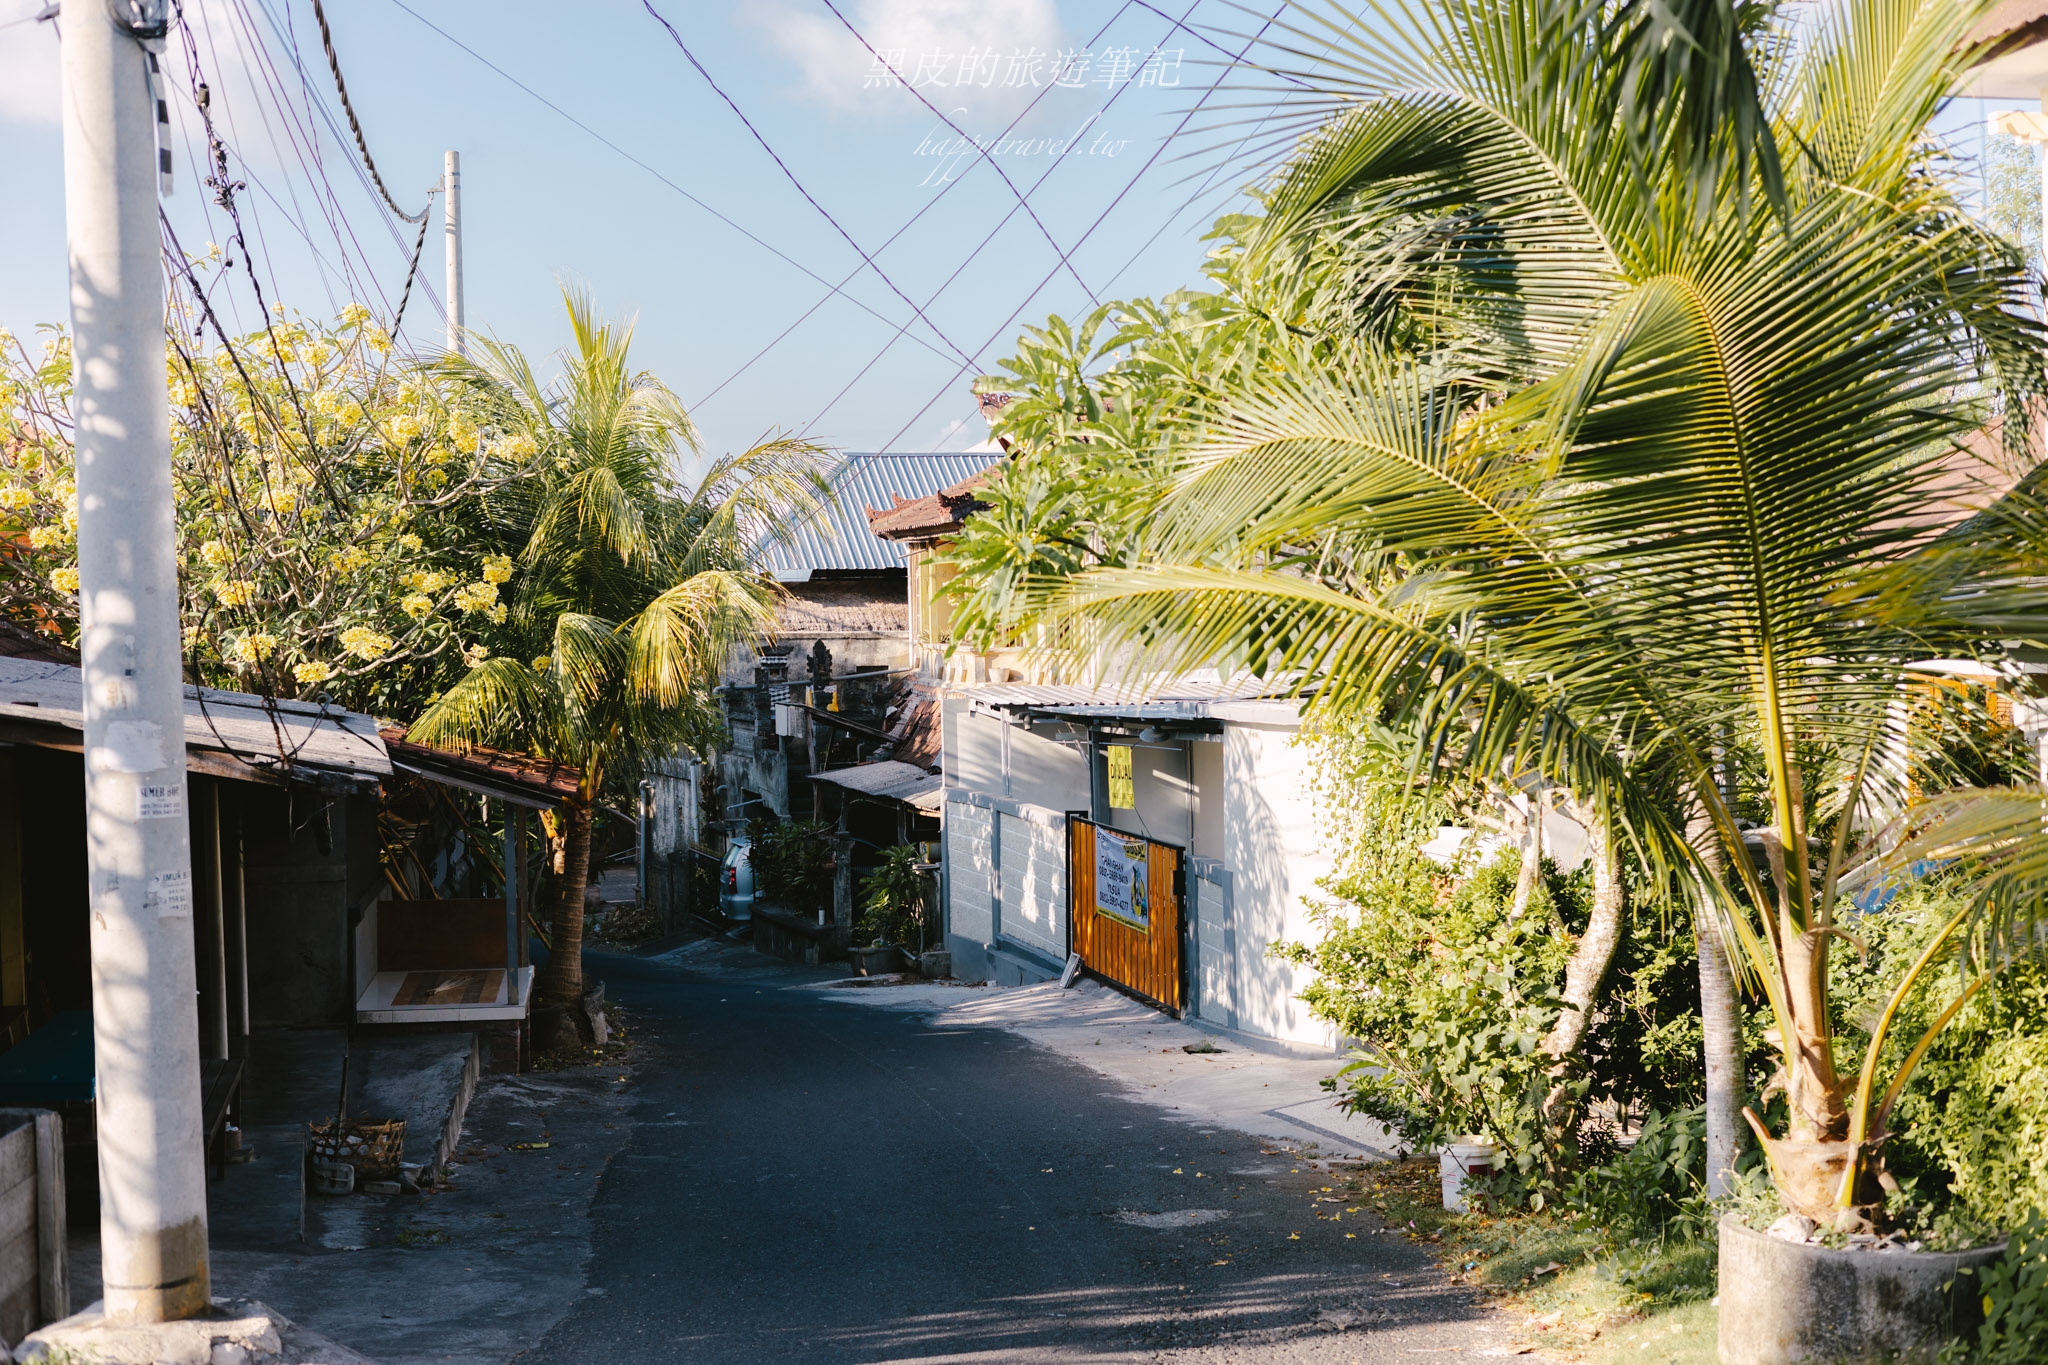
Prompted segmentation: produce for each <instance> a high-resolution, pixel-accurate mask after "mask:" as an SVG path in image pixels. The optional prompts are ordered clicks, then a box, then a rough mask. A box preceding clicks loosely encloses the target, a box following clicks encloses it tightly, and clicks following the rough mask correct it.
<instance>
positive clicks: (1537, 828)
mask: <svg viewBox="0 0 2048 1365" xmlns="http://www.w3.org/2000/svg"><path fill="white" fill-rule="evenodd" d="M1542 879H1543V792H1542V789H1541V788H1538V789H1537V790H1535V791H1532V792H1530V793H1529V824H1528V829H1527V830H1526V831H1525V834H1524V837H1523V840H1522V869H1521V871H1520V872H1519V873H1517V874H1516V876H1515V899H1514V902H1513V904H1512V905H1510V907H1509V908H1508V920H1509V921H1510V922H1513V921H1515V920H1519V919H1520V918H1521V917H1522V916H1523V915H1524V914H1526V913H1528V910H1529V901H1530V898H1531V897H1533V896H1534V895H1535V894H1536V883H1537V882H1539V881H1541V880H1542Z"/></svg>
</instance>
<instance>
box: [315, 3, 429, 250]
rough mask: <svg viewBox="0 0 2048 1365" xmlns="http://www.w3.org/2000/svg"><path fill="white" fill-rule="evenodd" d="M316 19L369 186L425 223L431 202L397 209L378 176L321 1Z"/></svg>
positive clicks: (409, 219)
mask: <svg viewBox="0 0 2048 1365" xmlns="http://www.w3.org/2000/svg"><path fill="white" fill-rule="evenodd" d="M313 18H314V19H316V20H318V21H319V24H320V46H321V48H322V49H323V50H324V51H325V52H326V53H327V69H328V70H329V71H331V72H333V73H334V88H335V90H336V92H337V93H339V94H340V95H341V112H342V113H344V114H347V115H348V127H349V131H350V132H352V133H354V134H355V135H356V150H357V151H358V152H360V153H362V157H363V167H364V169H366V170H368V171H369V173H370V183H371V184H373V185H375V186H376V187H377V193H379V194H381V195H383V196H384V203H385V204H386V206H388V207H389V208H390V210H391V211H392V212H393V213H395V214H397V215H398V216H399V217H400V218H403V219H404V220H405V221H406V222H408V223H424V222H426V221H427V213H428V211H429V210H431V209H432V208H433V206H434V204H433V200H432V199H429V200H428V201H427V207H426V208H423V209H421V210H420V211H419V212H418V213H407V212H406V211H405V210H404V209H402V208H400V207H398V201H397V200H396V199H393V198H392V197H391V191H390V190H387V189H385V188H384V177H383V176H381V175H379V174H377V163H376V162H374V161H372V160H371V159H370V144H369V141H368V139H366V138H365V137H364V136H363V124H362V120H360V119H358V118H357V117H356V107H355V106H354V105H353V104H350V103H349V99H348V82H347V81H344V80H343V79H342V78H341V59H340V58H338V57H336V56H335V55H334V34H333V33H331V32H330V31H329V30H328V28H327V11H326V9H325V8H323V7H322V6H321V4H320V0H313ZM421 240H422V241H424V240H425V239H424V238H422V239H421ZM407 283H408V284H410V283H411V281H410V280H408V281H407Z"/></svg>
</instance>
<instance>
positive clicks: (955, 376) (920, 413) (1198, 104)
mask: <svg viewBox="0 0 2048 1365" xmlns="http://www.w3.org/2000/svg"><path fill="white" fill-rule="evenodd" d="M1285 8H1286V4H1285V0H1282V4H1281V6H1280V9H1285ZM1280 9H1276V10H1274V11H1273V15H1272V17H1271V18H1269V19H1267V20H1266V22H1265V23H1264V24H1262V25H1260V26H1259V31H1258V32H1257V33H1255V34H1253V35H1252V36H1251V37H1250V38H1248V39H1246V40H1245V45H1244V47H1243V48H1241V49H1240V50H1239V51H1238V53H1237V55H1236V57H1235V58H1234V61H1238V62H1241V61H1243V60H1244V54H1245V53H1247V52H1249V51H1251V50H1252V47H1253V45H1254V44H1256V43H1257V42H1258V41H1259V39H1260V38H1262V37H1264V36H1265V32H1266V30H1267V29H1269V28H1271V27H1272V26H1273V24H1274V23H1275V21H1277V20H1278V19H1279V17H1280ZM1228 74H1229V71H1228V69H1226V70H1225V71H1224V72H1223V73H1222V74H1221V75H1219V76H1218V77H1217V78H1216V80H1215V82H1214V83H1212V84H1211V85H1210V86H1209V88H1208V89H1206V90H1204V91H1203V92H1202V97H1201V98H1200V99H1198V100H1196V101H1195V103H1194V105H1193V106H1192V107H1191V108H1190V109H1189V110H1188V112H1187V113H1185V114H1183V115H1181V120H1180V122H1179V123H1177V124H1175V125H1174V129H1173V131H1172V132H1171V133H1169V134H1167V136H1166V139H1165V140H1164V141H1162V142H1161V143H1160V144H1159V146H1158V147H1156V148H1154V149H1153V152H1152V155H1151V156H1149V157H1147V158H1146V159H1145V164H1144V165H1143V166H1140V167H1139V168H1138V173H1137V174H1136V175H1134V176H1132V177H1131V179H1130V182H1129V183H1128V184H1126V185H1125V186H1124V187H1123V188H1122V189H1121V190H1118V191H1117V194H1116V198H1114V199H1112V200H1110V201H1109V205H1108V207H1106V208H1104V209H1103V210H1102V212H1101V213H1099V214H1097V215H1096V218H1095V221H1094V222H1092V223H1090V224H1089V225H1088V230H1087V231H1086V232H1084V233H1082V234H1081V239H1080V241H1078V242H1075V243H1074V249H1075V250H1077V251H1078V250H1080V248H1081V243H1082V242H1086V241H1087V240H1088V239H1089V238H1090V237H1092V236H1094V234H1095V230H1096V229H1097V228H1099V227H1101V226H1102V224H1103V222H1104V220H1106V219H1107V218H1108V217H1109V215H1110V214H1111V213H1114V212H1115V211H1116V206H1117V205H1118V204H1121V203H1122V202H1123V200H1124V196H1125V195H1127V194H1129V193H1130V192H1131V190H1132V189H1133V188H1135V187H1136V185H1137V183H1138V181H1139V180H1141V179H1143V178H1144V175H1145V172H1146V171H1148V170H1150V169H1151V168H1152V165H1153V163H1154V162H1156V161H1158V160H1159V157H1160V155H1161V153H1163V152H1165V150H1166V149H1167V148H1168V147H1169V146H1171V145H1172V143H1173V140H1174V138H1176V137H1178V136H1180V134H1181V131H1182V130H1183V129H1184V128H1186V127H1187V126H1188V124H1189V122H1190V121H1192V120H1193V118H1194V117H1195V115H1196V114H1198V113H1200V112H1201V109H1202V106H1203V105H1204V104H1207V103H1208V102H1209V97H1210V96H1211V95H1213V94H1215V93H1216V92H1217V90H1219V89H1221V88H1222V85H1223V78H1224V76H1227V75H1228ZM1058 273H1059V267H1058V266H1054V267H1053V268H1052V269H1051V270H1049V271H1047V272H1046V274H1045V278H1044V279H1042V280H1040V281H1039V282H1038V283H1037V285H1035V286H1034V287H1033V288H1032V290H1031V292H1030V293H1029V294H1026V295H1025V296H1024V301H1023V302H1022V303H1020V304H1018V305H1017V307H1016V308H1015V309H1014V310H1013V311H1012V312H1011V314H1010V316H1009V317H1007V318H1005V319H1003V322H1002V325H1001V326H999V327H997V328H996V330H995V331H994V332H993V333H991V334H990V336H989V339H988V340H987V341H984V342H983V343H982V344H981V347H980V348H979V349H978V350H977V351H976V352H975V354H976V355H977V356H979V355H980V354H981V352H982V351H986V350H987V349H988V348H989V347H990V346H993V345H994V344H995V343H996V341H997V340H998V339H999V338H1001V336H1002V335H1003V333H1005V332H1007V331H1008V330H1009V329H1010V327H1011V325H1012V324H1013V323H1015V322H1016V321H1017V318H1018V316H1019V315H1020V314H1022V313H1023V311H1024V310H1025V309H1026V308H1029V307H1030V306H1031V301H1032V300H1033V299H1035V298H1037V297H1038V295H1039V292H1040V291H1041V290H1043V289H1044V288H1045V287H1046V285H1048V284H1050V283H1052V278H1053V276H1055V275H1057V274H1058ZM972 368H973V362H971V361H970V362H969V363H968V364H967V365H964V366H962V367H961V368H959V369H957V370H955V371H953V373H952V375H951V376H950V377H949V378H948V379H947V380H946V382H945V384H944V386H942V387H941V388H940V389H939V391H938V392H937V393H934V394H933V395H932V396H931V397H930V398H928V399H926V400H925V404H924V406H923V407H921V408H919V409H918V410H917V411H916V413H914V414H913V415H912V416H911V418H910V420H909V421H908V422H905V423H904V424H903V425H902V427H900V428H899V429H898V430H897V432H896V434H895V435H894V436H891V437H890V438H889V439H888V440H887V441H885V442H883V443H882V445H881V446H879V447H878V449H881V450H888V449H889V448H890V447H892V446H894V445H895V444H896V442H898V441H900V440H902V439H903V434H904V432H907V431H909V430H910V429H911V427H913V426H915V425H917V423H918V422H919V421H920V420H921V419H922V418H923V417H924V415H925V414H926V413H927V412H930V411H931V409H932V404H934V403H936V402H938V401H939V400H940V399H941V398H943V397H945V396H946V393H947V392H948V391H949V390H950V389H951V388H952V387H953V385H955V384H957V383H959V382H960V376H961V375H963V374H965V373H967V371H968V370H970V369H972Z"/></svg>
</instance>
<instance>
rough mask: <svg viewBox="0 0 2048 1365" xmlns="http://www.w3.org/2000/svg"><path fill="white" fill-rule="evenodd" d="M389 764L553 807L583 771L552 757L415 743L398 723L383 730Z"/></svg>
mask: <svg viewBox="0 0 2048 1365" xmlns="http://www.w3.org/2000/svg"><path fill="white" fill-rule="evenodd" d="M382 733H383V738H384V747H385V748H387V749H389V750H390V751H391V762H392V766H394V767H397V768H401V769H405V770H409V771H412V772H416V773H418V774H420V775H421V776H422V777H427V778H432V779H437V780H442V781H448V782H452V783H453V784H454V785H456V786H458V787H468V788H470V789H471V790H473V791H480V792H483V793H484V794H485V795H487V796H502V797H504V798H505V799H506V800H508V801H517V802H519V803H520V804H522V805H542V806H553V805H556V804H558V803H560V802H561V801H564V800H566V799H567V798H569V797H571V796H574V795H575V794H576V787H577V784H578V783H580V782H581V781H582V780H583V771H582V769H580V768H572V767H570V766H569V765H568V764H566V763H557V762H555V761H554V760H552V759H546V758H535V757H533V756H532V755H530V754H512V753H506V752H505V751H503V750H502V749H486V748H482V747H480V746H472V747H471V748H470V749H468V750H467V751H464V752H457V751H456V750H454V749H443V748H440V747H438V746H436V745H432V744H419V743H415V742H414V741H412V740H409V739H407V738H406V737H405V730H404V729H403V728H402V727H399V726H395V725H394V726H388V727H386V728H385V729H384V731H383V732H382Z"/></svg>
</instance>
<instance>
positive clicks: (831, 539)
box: [762, 452, 1001, 583]
mask: <svg viewBox="0 0 2048 1365" xmlns="http://www.w3.org/2000/svg"><path fill="white" fill-rule="evenodd" d="M1000 458H1001V456H1000V455H992V454H986V453H981V452H949V453H943V454H935V455H895V454H888V455H858V454H850V455H848V456H846V458H845V461H844V462H843V463H842V464H841V465H840V466H839V467H838V469H837V470H835V471H834V472H833V473H832V474H830V475H829V476H828V478H829V479H830V481H831V484H832V490H833V494H834V497H833V501H832V502H831V503H830V504H828V505H827V506H826V507H825V508H824V510H823V511H821V512H820V513H819V514H818V515H817V516H816V517H814V518H812V519H811V521H810V522H809V524H807V525H803V526H799V527H797V528H795V529H794V530H792V531H791V532H790V533H789V534H788V535H787V536H785V537H784V538H782V539H780V540H778V541H776V542H774V543H772V544H769V545H767V546H764V547H763V553H762V559H763V560H764V561H765V562H766V564H767V566H768V569H769V571H770V572H772V573H773V574H774V575H775V576H776V577H777V578H779V579H781V580H783V581H784V582H785V583H801V582H803V581H804V580H805V579H807V578H809V577H810V576H811V575H812V574H814V573H817V572H820V571H831V570H838V571H842V572H843V571H846V570H860V569H867V570H880V569H901V568H904V567H906V566H907V565H908V564H909V562H910V561H909V559H908V557H907V556H906V555H905V553H904V550H903V547H902V546H901V545H898V544H897V543H896V542H894V541H889V540H883V539H881V538H879V537H878V536H876V535H874V534H873V533H872V532H870V531H869V530H868V518H867V509H868V508H870V507H876V508H888V507H892V506H894V505H895V502H896V499H897V498H923V497H929V496H931V495H932V494H934V493H936V492H938V491H939V490H940V489H942V488H951V487H952V486H953V485H954V484H956V483H959V482H960V481H961V480H962V479H966V478H971V477H972V476H974V475H976V474H979V473H980V472H981V471H982V470H984V469H986V468H988V467H989V466H990V465H992V464H994V463H995V462H996V461H997V460H998V459H1000Z"/></svg>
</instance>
